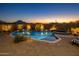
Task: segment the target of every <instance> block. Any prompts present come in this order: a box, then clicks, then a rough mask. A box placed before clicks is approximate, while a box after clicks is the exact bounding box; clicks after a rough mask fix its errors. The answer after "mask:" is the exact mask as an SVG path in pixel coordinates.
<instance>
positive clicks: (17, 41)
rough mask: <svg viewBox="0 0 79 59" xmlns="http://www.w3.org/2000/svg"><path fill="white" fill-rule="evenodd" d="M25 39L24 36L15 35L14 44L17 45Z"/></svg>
mask: <svg viewBox="0 0 79 59" xmlns="http://www.w3.org/2000/svg"><path fill="white" fill-rule="evenodd" d="M25 39H26V38H25V37H24V36H22V35H16V36H15V40H14V42H15V43H19V42H21V41H24V40H25Z"/></svg>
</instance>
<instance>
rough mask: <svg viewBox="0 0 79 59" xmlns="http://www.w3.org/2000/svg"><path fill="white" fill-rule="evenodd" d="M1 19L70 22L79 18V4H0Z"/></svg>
mask: <svg viewBox="0 0 79 59" xmlns="http://www.w3.org/2000/svg"><path fill="white" fill-rule="evenodd" d="M0 20H3V21H8V22H9V21H10V22H12V21H17V20H24V21H26V22H33V23H36V22H42V23H49V22H70V21H76V20H79V4H75V3H74V4H68V3H66V4H64V3H63V4H61V3H60V4H58V3H57V4H53V3H52V4H51V3H48V4H44V3H43V4H41V3H39V4H38V3H37V4H33V3H32V4H31V3H30V4H27V3H26V4H23V3H22V4H20V3H19V4H0Z"/></svg>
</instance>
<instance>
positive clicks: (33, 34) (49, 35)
mask: <svg viewBox="0 0 79 59" xmlns="http://www.w3.org/2000/svg"><path fill="white" fill-rule="evenodd" d="M11 35H12V37H15V36H16V35H23V36H25V37H28V38H32V39H36V40H47V41H54V40H56V39H58V38H57V37H56V36H55V34H54V33H53V32H50V31H42V32H41V31H40V32H38V31H22V32H18V31H15V32H12V33H11Z"/></svg>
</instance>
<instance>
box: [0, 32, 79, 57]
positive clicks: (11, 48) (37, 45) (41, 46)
mask: <svg viewBox="0 0 79 59" xmlns="http://www.w3.org/2000/svg"><path fill="white" fill-rule="evenodd" d="M58 36H59V37H60V38H61V39H62V40H61V41H59V42H57V43H54V44H53V43H51V44H49V43H46V42H41V41H35V40H32V42H27V41H23V42H20V43H17V44H15V43H14V42H13V40H14V39H13V38H11V37H10V35H9V34H7V33H2V34H0V55H1V56H4V55H7V56H79V47H78V46H76V45H72V44H71V43H70V42H71V40H72V39H74V37H73V36H71V35H58Z"/></svg>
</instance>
